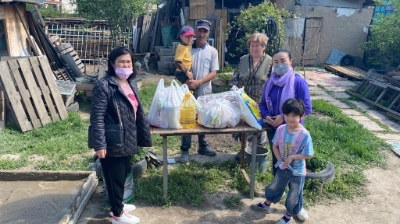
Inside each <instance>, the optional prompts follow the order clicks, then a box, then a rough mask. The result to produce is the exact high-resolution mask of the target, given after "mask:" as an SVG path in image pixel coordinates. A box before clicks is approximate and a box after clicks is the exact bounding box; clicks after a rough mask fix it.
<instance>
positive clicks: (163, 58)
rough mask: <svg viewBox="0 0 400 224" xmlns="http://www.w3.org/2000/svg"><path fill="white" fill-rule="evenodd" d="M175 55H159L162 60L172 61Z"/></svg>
mask: <svg viewBox="0 0 400 224" xmlns="http://www.w3.org/2000/svg"><path fill="white" fill-rule="evenodd" d="M174 60H175V56H160V61H162V62H174Z"/></svg>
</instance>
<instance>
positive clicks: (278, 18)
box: [227, 1, 290, 55]
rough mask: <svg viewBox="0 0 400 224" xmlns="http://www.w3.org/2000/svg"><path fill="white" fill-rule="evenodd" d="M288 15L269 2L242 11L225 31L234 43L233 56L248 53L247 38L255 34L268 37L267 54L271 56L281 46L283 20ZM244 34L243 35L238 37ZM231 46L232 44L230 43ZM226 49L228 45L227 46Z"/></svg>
mask: <svg viewBox="0 0 400 224" xmlns="http://www.w3.org/2000/svg"><path fill="white" fill-rule="evenodd" d="M289 16H290V13H289V12H288V11H286V10H285V9H278V8H277V7H276V6H275V4H273V3H271V2H269V1H268V2H263V3H261V4H259V5H256V6H252V5H251V4H249V7H248V8H247V9H246V10H242V11H241V12H240V14H239V15H238V16H237V17H236V18H235V20H234V21H232V22H231V24H229V26H228V29H227V34H228V39H233V41H234V42H236V49H235V53H234V54H235V55H243V54H246V53H247V51H248V47H247V38H248V37H249V36H250V35H251V34H253V33H255V32H260V33H266V34H267V36H268V37H269V40H268V47H267V53H268V54H271V53H272V52H274V51H275V50H276V49H277V48H280V47H281V46H282V45H283V37H284V28H283V24H284V20H285V18H286V17H289ZM240 33H244V35H240ZM231 44H232V43H231ZM227 45H228V47H229V45H230V44H227Z"/></svg>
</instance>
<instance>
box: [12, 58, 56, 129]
mask: <svg viewBox="0 0 400 224" xmlns="http://www.w3.org/2000/svg"><path fill="white" fill-rule="evenodd" d="M18 63H19V67H20V68H21V72H22V74H23V75H24V78H25V83H26V85H27V87H28V89H29V92H30V94H31V98H32V101H33V106H34V108H35V109H36V112H37V114H38V116H39V119H40V121H41V123H42V125H46V124H48V123H50V122H51V119H50V117H49V115H48V114H47V110H46V106H45V105H44V103H43V99H42V92H41V90H40V88H39V87H38V85H37V83H36V81H35V77H34V76H33V74H32V70H31V64H30V62H29V59H18ZM35 74H36V73H35Z"/></svg>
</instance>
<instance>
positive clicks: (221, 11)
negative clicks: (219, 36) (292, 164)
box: [215, 9, 228, 31]
mask: <svg viewBox="0 0 400 224" xmlns="http://www.w3.org/2000/svg"><path fill="white" fill-rule="evenodd" d="M215 14H218V15H219V18H220V19H221V21H222V29H223V31H225V30H226V28H227V27H228V10H226V9H216V10H215Z"/></svg>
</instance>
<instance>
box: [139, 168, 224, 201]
mask: <svg viewBox="0 0 400 224" xmlns="http://www.w3.org/2000/svg"><path fill="white" fill-rule="evenodd" d="M226 168H227V166H218V165H213V164H200V163H197V162H190V164H188V165H182V166H179V167H177V168H175V169H173V170H171V171H170V173H169V175H168V181H169V182H168V198H167V199H165V198H164V197H163V192H162V191H163V187H162V186H163V184H162V175H161V173H162V170H161V169H158V170H151V172H150V175H149V176H147V177H142V178H140V179H138V180H136V183H135V184H136V185H135V186H136V188H137V189H136V191H135V198H137V199H138V200H141V201H144V202H147V203H150V204H155V205H163V206H169V205H178V204H189V205H190V206H200V205H202V204H203V203H204V201H205V194H206V193H215V192H217V190H218V189H221V187H223V186H224V185H223V184H224V183H225V180H227V179H229V178H230V174H229V169H226Z"/></svg>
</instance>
